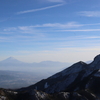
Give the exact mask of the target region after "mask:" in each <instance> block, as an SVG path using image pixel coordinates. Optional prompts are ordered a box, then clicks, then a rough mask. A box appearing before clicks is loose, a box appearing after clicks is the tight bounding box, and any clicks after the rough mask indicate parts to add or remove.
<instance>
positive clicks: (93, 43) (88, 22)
mask: <svg viewBox="0 0 100 100" xmlns="http://www.w3.org/2000/svg"><path fill="white" fill-rule="evenodd" d="M0 26H1V27H0V60H3V59H6V58H7V57H10V56H12V57H15V58H17V59H19V60H21V61H24V62H41V61H46V60H51V61H61V62H77V61H80V60H82V61H88V60H91V59H93V58H94V56H96V55H97V54H99V53H100V0H17V1H14V0H9V1H8V0H1V1H0Z"/></svg>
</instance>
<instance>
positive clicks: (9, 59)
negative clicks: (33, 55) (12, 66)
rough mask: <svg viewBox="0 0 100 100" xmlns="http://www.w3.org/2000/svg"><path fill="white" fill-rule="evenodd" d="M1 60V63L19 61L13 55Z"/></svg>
mask: <svg viewBox="0 0 100 100" xmlns="http://www.w3.org/2000/svg"><path fill="white" fill-rule="evenodd" d="M1 62H2V63H19V62H21V61H19V60H17V59H15V58H14V57H9V58H7V59H5V60H3V61H1Z"/></svg>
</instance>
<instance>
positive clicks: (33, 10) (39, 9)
mask: <svg viewBox="0 0 100 100" xmlns="http://www.w3.org/2000/svg"><path fill="white" fill-rule="evenodd" d="M62 5H64V4H57V5H53V6H48V7H43V8H38V9H32V10H25V11H20V12H17V13H16V14H25V13H31V12H36V11H41V10H46V9H50V8H55V7H59V6H62Z"/></svg>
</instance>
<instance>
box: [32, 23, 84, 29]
mask: <svg viewBox="0 0 100 100" xmlns="http://www.w3.org/2000/svg"><path fill="white" fill-rule="evenodd" d="M80 26H83V25H82V24H78V23H76V22H68V23H65V24H61V23H47V24H42V25H35V26H31V27H53V28H77V27H80Z"/></svg>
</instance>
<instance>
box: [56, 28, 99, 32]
mask: <svg viewBox="0 0 100 100" xmlns="http://www.w3.org/2000/svg"><path fill="white" fill-rule="evenodd" d="M58 31H67V32H91V31H100V29H82V30H80V29H79V30H58Z"/></svg>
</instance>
